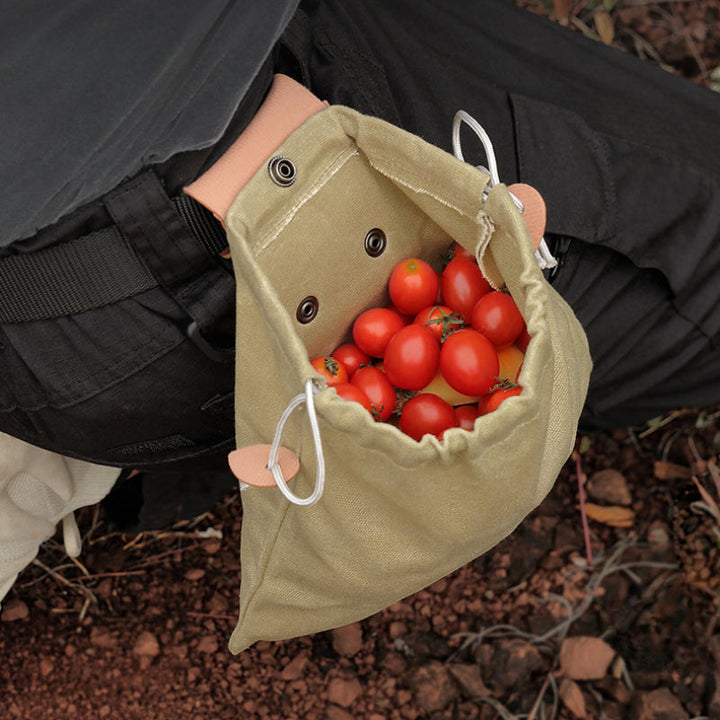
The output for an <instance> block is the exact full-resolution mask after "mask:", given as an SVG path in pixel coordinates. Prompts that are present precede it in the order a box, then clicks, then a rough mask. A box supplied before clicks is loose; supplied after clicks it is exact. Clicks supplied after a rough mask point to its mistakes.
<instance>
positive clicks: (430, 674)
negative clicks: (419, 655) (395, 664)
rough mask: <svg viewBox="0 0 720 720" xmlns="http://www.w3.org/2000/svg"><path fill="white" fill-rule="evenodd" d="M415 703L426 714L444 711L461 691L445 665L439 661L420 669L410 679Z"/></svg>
mask: <svg viewBox="0 0 720 720" xmlns="http://www.w3.org/2000/svg"><path fill="white" fill-rule="evenodd" d="M409 684H410V687H411V689H412V691H413V693H414V695H415V702H416V703H417V704H418V706H419V707H420V708H422V709H423V710H425V711H426V712H429V713H432V712H439V711H441V710H444V709H445V708H446V707H447V706H448V705H450V703H451V702H452V701H453V700H455V699H456V698H457V697H458V695H459V694H460V691H459V689H458V687H457V685H456V684H455V683H454V682H453V680H452V678H451V677H450V673H449V672H448V669H447V667H446V666H445V664H444V663H441V662H439V661H437V660H433V661H431V662H429V663H428V664H427V665H422V666H421V667H418V668H417V669H416V670H415V671H414V672H413V674H412V675H411V676H410V679H409Z"/></svg>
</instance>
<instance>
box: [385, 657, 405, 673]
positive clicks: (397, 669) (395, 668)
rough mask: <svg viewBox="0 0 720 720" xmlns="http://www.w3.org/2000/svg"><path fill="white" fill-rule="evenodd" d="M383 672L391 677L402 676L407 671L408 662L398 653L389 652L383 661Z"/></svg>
mask: <svg viewBox="0 0 720 720" xmlns="http://www.w3.org/2000/svg"><path fill="white" fill-rule="evenodd" d="M382 665H383V670H384V671H385V672H386V673H387V674H388V675H391V676H397V675H402V674H403V673H404V672H405V670H406V669H407V660H405V658H404V657H403V656H402V655H401V654H400V653H398V652H394V651H391V652H389V653H388V654H387V655H386V656H385V658H384V660H383V663H382Z"/></svg>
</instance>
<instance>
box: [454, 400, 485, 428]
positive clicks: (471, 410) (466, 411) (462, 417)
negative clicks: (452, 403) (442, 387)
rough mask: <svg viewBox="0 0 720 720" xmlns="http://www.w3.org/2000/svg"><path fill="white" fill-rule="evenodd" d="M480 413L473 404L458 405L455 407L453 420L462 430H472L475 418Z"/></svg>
mask: <svg viewBox="0 0 720 720" xmlns="http://www.w3.org/2000/svg"><path fill="white" fill-rule="evenodd" d="M479 415H480V413H479V411H478V406H477V405H475V404H473V405H458V406H457V407H456V408H455V420H456V421H457V426H458V427H460V428H462V429H463V430H472V429H473V427H474V426H475V420H477V419H478V417H479Z"/></svg>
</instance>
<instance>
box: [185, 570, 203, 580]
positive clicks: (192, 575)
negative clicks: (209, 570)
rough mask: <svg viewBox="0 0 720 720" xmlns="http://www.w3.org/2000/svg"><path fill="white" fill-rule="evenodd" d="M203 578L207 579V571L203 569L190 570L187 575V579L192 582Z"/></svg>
mask: <svg viewBox="0 0 720 720" xmlns="http://www.w3.org/2000/svg"><path fill="white" fill-rule="evenodd" d="M203 577H205V571H204V570H203V569H202V568H190V570H188V571H187V572H186V573H185V579H186V580H189V581H190V582H195V581H196V580H200V579H201V578H203Z"/></svg>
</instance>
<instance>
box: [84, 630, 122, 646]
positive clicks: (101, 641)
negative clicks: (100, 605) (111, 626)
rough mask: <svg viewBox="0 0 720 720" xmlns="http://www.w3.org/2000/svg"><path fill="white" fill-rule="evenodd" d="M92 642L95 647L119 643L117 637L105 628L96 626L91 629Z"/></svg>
mask: <svg viewBox="0 0 720 720" xmlns="http://www.w3.org/2000/svg"><path fill="white" fill-rule="evenodd" d="M90 644H91V645H95V647H101V648H113V647H115V646H116V645H117V638H115V637H113V636H112V635H111V634H110V632H109V631H108V630H106V629H105V628H98V627H94V628H93V629H92V630H91V631H90Z"/></svg>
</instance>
